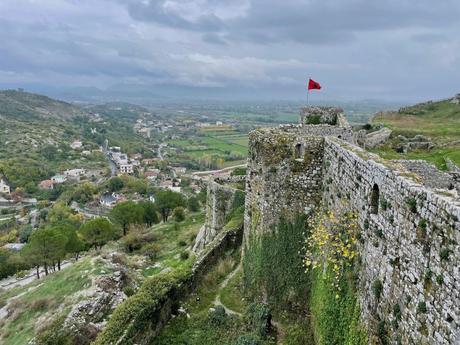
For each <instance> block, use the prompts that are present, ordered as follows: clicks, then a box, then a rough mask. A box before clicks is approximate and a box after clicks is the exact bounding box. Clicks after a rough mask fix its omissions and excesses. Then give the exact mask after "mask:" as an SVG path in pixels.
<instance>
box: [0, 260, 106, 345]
mask: <svg viewBox="0 0 460 345" xmlns="http://www.w3.org/2000/svg"><path fill="white" fill-rule="evenodd" d="M92 259H93V258H92V257H86V258H83V259H81V260H80V261H79V262H77V263H76V264H74V265H72V266H70V267H68V268H65V269H63V270H62V271H60V272H57V273H54V274H51V275H49V276H47V277H44V278H43V279H40V280H36V281H34V282H32V283H30V284H28V285H26V286H20V287H16V288H13V289H11V290H8V291H5V292H3V293H1V294H0V299H2V300H5V301H6V300H7V299H8V298H11V297H12V296H19V297H17V298H16V299H14V300H13V302H11V309H12V314H11V316H9V317H8V318H7V320H6V322H5V323H4V324H3V325H2V327H1V331H0V334H1V336H2V344H4V345H14V344H26V343H27V342H28V341H29V340H30V339H32V338H33V336H34V335H35V332H36V330H37V329H36V327H40V326H41V324H42V323H43V321H45V320H50V319H52V318H53V317H55V316H56V315H57V314H60V313H67V312H69V311H70V308H71V306H72V305H73V304H75V303H77V302H78V301H79V300H81V299H82V297H81V296H79V293H80V292H81V291H83V290H85V289H87V288H89V287H90V286H91V278H92V277H94V276H97V275H99V274H101V270H105V271H106V272H107V270H108V269H107V268H106V267H104V266H103V265H102V264H101V263H99V262H98V261H93V260H92ZM38 318H42V319H41V320H42V321H41V322H40V324H38V323H36V321H37V319H38Z"/></svg>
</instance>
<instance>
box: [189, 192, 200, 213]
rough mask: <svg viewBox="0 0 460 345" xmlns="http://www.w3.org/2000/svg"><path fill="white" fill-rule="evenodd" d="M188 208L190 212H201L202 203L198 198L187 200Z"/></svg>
mask: <svg viewBox="0 0 460 345" xmlns="http://www.w3.org/2000/svg"><path fill="white" fill-rule="evenodd" d="M187 208H188V209H189V211H190V212H198V211H199V210H200V202H199V201H198V198H197V197H195V196H192V197H190V198H189V199H188V200H187Z"/></svg>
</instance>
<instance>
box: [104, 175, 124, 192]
mask: <svg viewBox="0 0 460 345" xmlns="http://www.w3.org/2000/svg"><path fill="white" fill-rule="evenodd" d="M123 186H124V183H123V180H122V179H121V178H119V177H118V176H115V177H112V178H111V179H110V180H109V182H108V184H107V187H108V188H109V191H111V192H117V191H119V190H120V189H122V188H123Z"/></svg>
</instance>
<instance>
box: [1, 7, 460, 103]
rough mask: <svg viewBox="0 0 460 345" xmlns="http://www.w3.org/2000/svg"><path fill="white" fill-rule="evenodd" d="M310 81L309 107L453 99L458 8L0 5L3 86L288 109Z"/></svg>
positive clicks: (459, 42) (458, 69) (459, 44)
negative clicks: (201, 96)
mask: <svg viewBox="0 0 460 345" xmlns="http://www.w3.org/2000/svg"><path fill="white" fill-rule="evenodd" d="M308 76H311V77H312V78H314V79H315V80H317V81H318V82H320V83H321V84H322V85H323V90H321V91H319V92H315V94H314V95H312V97H313V98H315V97H316V98H317V99H328V98H329V99H368V98H372V99H386V100H390V99H398V100H423V99H431V98H441V97H448V96H452V95H453V94H455V93H457V92H460V1H459V0H438V1H435V0H380V1H377V0H330V1H329V0H111V1H109V0H1V1H0V85H10V84H11V85H25V86H27V85H34V84H37V85H48V86H52V87H58V88H61V87H62V88H67V87H72V86H83V87H98V88H110V87H113V86H114V85H117V87H118V86H120V85H140V87H145V88H155V87H161V86H162V85H169V86H182V87H183V86H186V87H195V88H198V87H199V88H205V87H206V88H209V87H213V88H219V89H220V90H223V91H224V92H227V93H228V94H229V97H231V95H232V92H234V91H235V90H240V91H241V90H245V92H246V91H247V92H249V93H251V90H257V92H255V94H257V95H260V94H265V95H267V97H276V95H277V94H279V95H280V98H284V97H285V96H286V95H287V94H290V95H292V96H293V98H295V97H302V96H303V95H304V94H305V83H306V79H307V78H308ZM264 92H265V93H264ZM235 94H237V93H235Z"/></svg>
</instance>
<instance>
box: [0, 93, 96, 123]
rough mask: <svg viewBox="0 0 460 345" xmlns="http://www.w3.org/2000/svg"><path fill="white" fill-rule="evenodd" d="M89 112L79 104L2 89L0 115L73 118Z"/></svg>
mask: <svg viewBox="0 0 460 345" xmlns="http://www.w3.org/2000/svg"><path fill="white" fill-rule="evenodd" d="M84 115H87V113H86V112H85V111H84V110H82V109H80V108H79V107H77V106H74V105H72V104H70V103H66V102H63V101H58V100H54V99H51V98H49V97H46V96H43V95H38V94H35V93H29V92H24V91H17V90H3V91H0V116H2V117H9V118H14V119H20V120H32V121H33V120H44V119H54V120H56V119H63V120H66V119H72V118H75V117H77V116H84Z"/></svg>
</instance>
